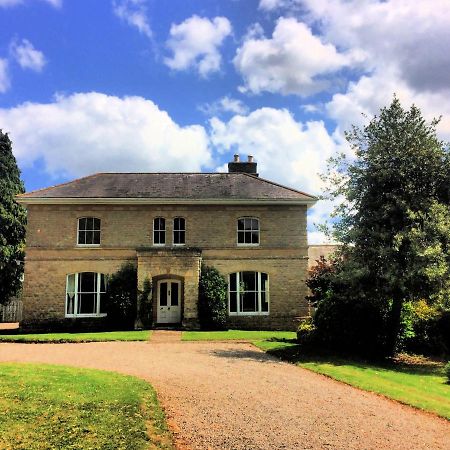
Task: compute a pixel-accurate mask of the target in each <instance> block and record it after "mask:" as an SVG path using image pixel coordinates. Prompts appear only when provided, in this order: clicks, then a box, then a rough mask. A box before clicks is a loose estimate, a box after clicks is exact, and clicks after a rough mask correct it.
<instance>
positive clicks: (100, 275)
mask: <svg viewBox="0 0 450 450" xmlns="http://www.w3.org/2000/svg"><path fill="white" fill-rule="evenodd" d="M80 273H85V272H75V273H68V274H67V275H66V300H65V302H64V305H65V306H64V307H65V310H64V313H65V317H106V315H107V314H106V313H101V312H100V299H101V295H100V294H104V293H106V275H105V274H102V273H99V272H93V273H95V274H96V275H97V292H81V294H96V296H97V302H96V304H97V311H96V312H95V313H88V314H78V313H77V310H78V294H80V292H78V277H79V275H80ZM72 275H74V276H75V284H74V291H73V292H71V294H72V293H73V294H74V305H73V310H74V313H73V314H68V313H67V295H68V294H69V292H68V290H69V277H70V276H72ZM102 275H103V276H104V277H105V291H104V292H102V291H101V277H102Z"/></svg>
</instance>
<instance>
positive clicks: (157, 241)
mask: <svg viewBox="0 0 450 450" xmlns="http://www.w3.org/2000/svg"><path fill="white" fill-rule="evenodd" d="M165 243H166V219H164V217H155V218H154V219H153V245H164V244H165Z"/></svg>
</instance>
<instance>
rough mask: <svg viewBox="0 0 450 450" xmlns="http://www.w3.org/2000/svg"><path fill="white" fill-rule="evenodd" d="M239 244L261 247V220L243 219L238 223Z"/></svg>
mask: <svg viewBox="0 0 450 450" xmlns="http://www.w3.org/2000/svg"><path fill="white" fill-rule="evenodd" d="M237 244H238V245H259V219H257V218H256V217H241V218H240V219H238V221H237Z"/></svg>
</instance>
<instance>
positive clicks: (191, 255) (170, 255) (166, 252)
mask: <svg viewBox="0 0 450 450" xmlns="http://www.w3.org/2000/svg"><path fill="white" fill-rule="evenodd" d="M137 261H138V264H137V271H138V287H139V289H143V287H144V283H145V282H146V280H148V281H150V283H151V285H152V298H151V301H152V311H153V323H154V325H155V326H157V327H158V326H182V327H183V328H185V329H192V328H198V312H197V301H198V284H199V278H200V267H201V261H202V252H201V250H199V249H192V248H184V247H183V248H170V249H163V248H146V249H139V250H138V251H137ZM140 306H141V305H139V304H138V320H137V323H136V326H137V327H139V326H142V324H141V323H139V311H140Z"/></svg>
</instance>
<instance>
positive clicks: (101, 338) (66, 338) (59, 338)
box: [0, 330, 151, 343]
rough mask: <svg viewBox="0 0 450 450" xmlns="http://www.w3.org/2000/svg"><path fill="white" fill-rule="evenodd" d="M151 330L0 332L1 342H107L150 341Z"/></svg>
mask: <svg viewBox="0 0 450 450" xmlns="http://www.w3.org/2000/svg"><path fill="white" fill-rule="evenodd" d="M150 335H151V331H150V330H142V331H105V332H93V333H43V334H0V342H29V343H42V342H55V343H63V342H106V341H148V340H149V339H150Z"/></svg>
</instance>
